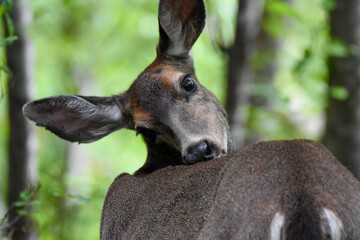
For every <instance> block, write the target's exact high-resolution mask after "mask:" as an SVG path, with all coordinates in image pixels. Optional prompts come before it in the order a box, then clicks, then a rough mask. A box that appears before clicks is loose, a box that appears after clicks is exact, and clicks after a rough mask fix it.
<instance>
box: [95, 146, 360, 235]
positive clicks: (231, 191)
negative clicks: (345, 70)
mask: <svg viewBox="0 0 360 240" xmlns="http://www.w3.org/2000/svg"><path fill="white" fill-rule="evenodd" d="M101 239H103V240H107V239H241V240H250V239H259V240H260V239H261V240H264V239H269V240H275V239H276V240H281V239H289V240H290V239H291V240H300V239H302V240H315V239H316V240H322V239H332V240H340V239H360V184H359V182H358V181H357V180H356V179H355V178H354V177H353V176H352V175H351V174H350V172H349V171H348V170H347V169H345V168H344V167H343V166H342V165H341V164H340V163H339V162H338V161H337V160H336V159H335V158H334V157H333V156H332V154H331V153H330V152H329V151H328V150H326V149H325V148H324V147H323V146H322V145H320V144H318V143H315V142H312V141H308V140H293V141H270V142H260V143H257V144H254V145H251V146H248V147H246V148H244V149H242V150H240V151H237V152H234V153H232V154H229V155H227V156H225V157H222V158H219V159H216V160H211V161H207V162H202V163H198V164H195V165H191V166H175V167H167V168H164V169H160V170H157V171H155V172H153V173H151V174H149V175H146V176H143V177H136V176H131V175H128V174H123V175H120V176H119V177H118V178H117V179H116V180H115V181H114V183H113V184H112V186H111V187H110V189H109V191H108V194H107V197H106V200H105V203H104V208H103V213H102V221H101Z"/></svg>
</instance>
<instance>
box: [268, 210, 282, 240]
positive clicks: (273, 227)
mask: <svg viewBox="0 0 360 240" xmlns="http://www.w3.org/2000/svg"><path fill="white" fill-rule="evenodd" d="M284 221H285V216H284V215H283V214H281V213H279V212H277V213H276V214H275V216H274V218H273V219H272V221H271V224H270V240H280V239H281V230H282V228H283V226H284Z"/></svg>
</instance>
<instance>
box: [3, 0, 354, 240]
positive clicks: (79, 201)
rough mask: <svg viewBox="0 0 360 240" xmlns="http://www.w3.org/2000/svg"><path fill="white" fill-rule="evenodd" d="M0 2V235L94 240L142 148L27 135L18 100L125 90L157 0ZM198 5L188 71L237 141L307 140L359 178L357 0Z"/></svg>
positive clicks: (147, 48)
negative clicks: (109, 200) (199, 24)
mask: <svg viewBox="0 0 360 240" xmlns="http://www.w3.org/2000/svg"><path fill="white" fill-rule="evenodd" d="M0 2H1V5H0V16H1V17H2V19H1V20H2V25H1V38H0V47H1V52H0V59H1V62H0V70H1V72H0V129H1V130H0V239H2V240H3V239H11V236H12V238H13V239H31V238H33V239H37V238H38V239H46V240H48V239H64V240H66V239H98V238H99V228H100V216H101V208H102V204H103V201H104V198H105V194H106V191H107V189H108V187H109V186H110V184H111V183H112V181H113V179H114V178H115V177H116V176H117V175H119V174H120V173H122V172H128V173H132V172H134V171H135V170H136V169H138V168H139V167H140V166H141V165H142V164H143V163H144V161H145V158H146V149H145V145H144V143H143V141H142V140H141V138H140V137H136V136H135V133H134V132H132V131H128V130H121V131H118V132H115V133H113V134H111V135H109V136H107V137H106V138H104V139H101V140H100V141H98V142H95V143H91V144H83V145H78V144H70V143H67V142H65V141H63V140H61V139H59V138H57V137H56V136H54V135H53V134H51V133H49V132H47V131H45V130H44V129H40V128H37V129H35V128H34V126H33V124H31V123H29V122H28V121H27V120H25V119H24V118H23V117H22V115H21V106H22V105H23V104H24V103H25V102H26V101H29V100H33V99H37V98H43V97H48V96H52V95H60V94H80V95H97V96H104V95H112V94H117V93H120V92H123V91H125V90H126V89H127V88H128V87H129V86H130V84H131V83H132V81H133V80H134V79H135V78H136V77H137V75H138V74H139V73H140V72H141V71H142V70H143V69H144V68H145V67H146V66H147V65H148V64H149V63H151V61H152V60H153V59H154V58H155V47H156V44H157V41H158V23H157V4H158V2H157V1H149V0H132V1H125V0H116V1H115V0H102V1H96V0H86V1H85V0H1V1H0ZM205 3H206V6H207V25H206V28H205V30H204V33H203V34H202V36H201V37H200V39H199V40H198V42H197V43H196V44H195V47H194V49H193V55H194V61H195V68H196V71H197V76H198V78H199V80H200V82H201V83H202V84H203V85H205V86H206V87H207V88H208V89H209V90H211V91H212V92H214V93H215V95H216V96H217V97H218V98H219V99H220V101H221V102H222V103H223V104H224V105H225V106H226V109H227V111H228V114H229V122H230V125H231V128H232V133H233V135H234V139H235V141H236V143H237V147H238V148H240V147H242V146H245V145H248V144H251V143H253V142H256V141H260V140H269V139H293V138H308V139H313V140H317V141H321V142H323V143H324V144H325V146H326V147H328V148H329V149H330V150H331V151H332V152H333V153H334V155H335V156H336V157H337V158H338V159H339V160H340V161H341V162H342V163H343V164H344V165H345V166H346V167H348V168H349V169H350V170H351V171H352V172H353V173H354V174H355V176H357V177H359V176H360V167H359V165H360V163H359V162H360V147H359V146H360V105H359V102H360V26H359V25H360V0H347V1H341V0H256V1H255V0H240V1H238V0H205ZM18 73H21V74H18ZM16 236H17V237H16Z"/></svg>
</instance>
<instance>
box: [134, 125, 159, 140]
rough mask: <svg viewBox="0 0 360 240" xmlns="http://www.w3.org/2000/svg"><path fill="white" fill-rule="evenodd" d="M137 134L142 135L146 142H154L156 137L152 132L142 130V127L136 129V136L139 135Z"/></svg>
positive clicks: (155, 133) (145, 129)
mask: <svg viewBox="0 0 360 240" xmlns="http://www.w3.org/2000/svg"><path fill="white" fill-rule="evenodd" d="M139 134H141V135H143V137H144V138H146V139H147V140H150V141H151V142H155V140H156V136H157V135H158V133H157V132H155V131H154V130H151V129H148V128H144V127H138V128H136V135H139Z"/></svg>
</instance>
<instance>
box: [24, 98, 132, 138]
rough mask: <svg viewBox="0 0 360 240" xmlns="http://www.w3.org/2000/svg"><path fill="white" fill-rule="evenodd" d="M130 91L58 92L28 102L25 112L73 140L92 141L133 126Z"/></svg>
mask: <svg viewBox="0 0 360 240" xmlns="http://www.w3.org/2000/svg"><path fill="white" fill-rule="evenodd" d="M127 102H129V101H127V94H126V93H125V94H123V95H119V96H113V97H83V96H73V95H63V96H55V97H50V98H44V99H40V100H36V101H33V102H30V103H27V104H25V105H24V107H23V114H24V115H25V116H26V117H27V118H29V119H30V120H32V121H34V122H36V124H37V125H39V126H43V127H45V128H46V129H48V130H50V131H51V132H53V133H54V134H56V135H57V136H59V137H61V138H63V139H65V140H68V141H70V142H79V143H88V142H93V141H96V140H99V139H100V138H102V137H104V136H106V135H108V134H110V133H112V132H113V131H115V130H118V129H120V128H130V127H131V117H129V116H130V115H129V112H130V111H129V108H130V104H128V103H127Z"/></svg>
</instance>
